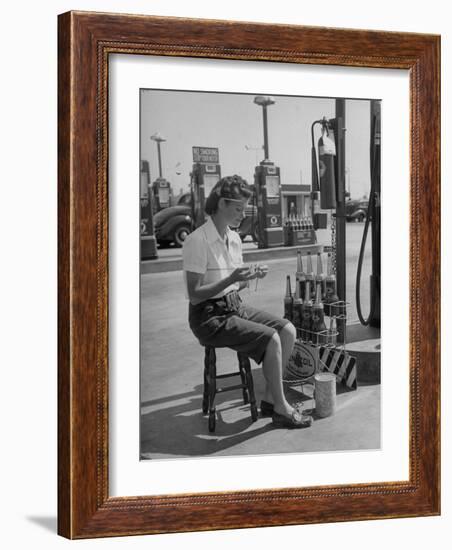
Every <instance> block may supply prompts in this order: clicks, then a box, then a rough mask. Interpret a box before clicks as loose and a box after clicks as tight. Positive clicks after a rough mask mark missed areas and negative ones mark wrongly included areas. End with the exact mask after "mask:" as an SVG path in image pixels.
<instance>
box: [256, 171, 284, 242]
mask: <svg viewBox="0 0 452 550" xmlns="http://www.w3.org/2000/svg"><path fill="white" fill-rule="evenodd" d="M254 184H255V188H256V197H257V219H258V227H259V229H258V232H259V242H258V247H259V248H272V247H276V246H283V245H284V232H283V227H282V212H281V179H280V173H279V167H278V166H275V165H274V164H273V162H270V161H269V160H263V161H262V162H261V163H260V164H259V166H256V169H255V172H254Z"/></svg>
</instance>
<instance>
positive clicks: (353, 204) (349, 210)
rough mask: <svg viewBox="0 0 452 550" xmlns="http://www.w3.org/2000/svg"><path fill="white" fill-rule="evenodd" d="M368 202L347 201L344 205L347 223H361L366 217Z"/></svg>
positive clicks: (361, 200)
mask: <svg viewBox="0 0 452 550" xmlns="http://www.w3.org/2000/svg"><path fill="white" fill-rule="evenodd" d="M368 206H369V201H368V200H363V199H360V200H356V199H355V200H349V201H348V202H347V203H346V205H345V216H346V218H347V221H349V222H363V221H364V220H365V219H366V216H367V209H368Z"/></svg>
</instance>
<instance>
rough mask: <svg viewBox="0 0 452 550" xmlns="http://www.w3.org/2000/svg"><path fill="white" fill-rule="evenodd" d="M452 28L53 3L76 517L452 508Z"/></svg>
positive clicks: (175, 518)
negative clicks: (443, 331)
mask: <svg viewBox="0 0 452 550" xmlns="http://www.w3.org/2000/svg"><path fill="white" fill-rule="evenodd" d="M439 48H440V39H439V37H438V36H432V35H420V34H409V33H389V32H380V31H378V32H376V31H361V30H343V29H327V28H314V27H300V26H291V25H267V24H256V23H245V22H224V21H209V20H190V19H182V18H180V19H179V18H162V17H151V16H134V15H121V14H100V13H88V12H69V13H65V14H63V15H61V16H59V111H58V113H59V130H58V131H59V141H58V143H59V166H58V168H59V175H58V196H59V349H58V353H59V373H58V379H59V394H58V396H59V428H58V430H59V431H58V440H59V472H58V480H59V514H58V525H59V533H60V534H61V535H63V536H65V537H68V538H89V537H103V536H117V535H118V536H119V535H128V534H151V533H165V532H178V531H197V530H208V529H231V528H240V527H257V526H271V525H290V524H303V523H316V522H317V523H319V522H334V521H350V520H359V519H378V518H391V517H408V516H421V515H435V514H439V513H440V497H439V491H440V489H439V487H440V486H439V475H440V474H439V472H440V459H439V452H440V443H439V429H440V424H439V410H440V409H439V395H440V375H439V367H440V351H439V349H440V348H439V319H440V312H439V309H440V306H439V304H440V301H439V272H440V259H439V245H440V238H439V219H440V215H439V205H440V199H439V178H440V175H439V151H440V148H439V85H440V84H439Z"/></svg>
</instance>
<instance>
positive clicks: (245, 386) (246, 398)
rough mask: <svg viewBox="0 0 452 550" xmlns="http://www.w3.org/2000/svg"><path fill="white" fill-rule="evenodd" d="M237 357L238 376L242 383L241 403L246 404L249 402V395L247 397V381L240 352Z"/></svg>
mask: <svg viewBox="0 0 452 550" xmlns="http://www.w3.org/2000/svg"><path fill="white" fill-rule="evenodd" d="M237 357H238V359H239V372H240V378H241V379H242V384H243V386H244V387H243V389H242V393H243V404H244V405H248V403H249V402H250V400H249V397H248V381H247V379H246V372H245V368H244V362H243V359H242V357H241V354H240V353H237Z"/></svg>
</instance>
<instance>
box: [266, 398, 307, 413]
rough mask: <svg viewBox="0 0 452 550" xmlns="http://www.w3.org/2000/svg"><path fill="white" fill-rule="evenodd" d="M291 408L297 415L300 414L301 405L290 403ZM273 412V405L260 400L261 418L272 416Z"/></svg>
mask: <svg viewBox="0 0 452 550" xmlns="http://www.w3.org/2000/svg"><path fill="white" fill-rule="evenodd" d="M292 407H293V408H294V409H295V410H296V411H298V412H299V413H302V411H303V403H292ZM273 411H274V406H273V403H269V402H268V401H265V400H264V399H262V401H261V416H272V415H273Z"/></svg>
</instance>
